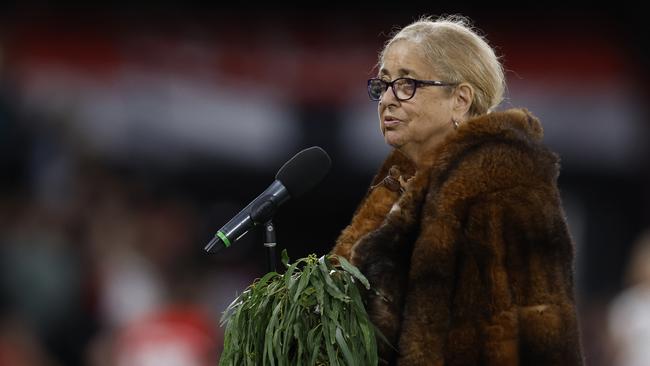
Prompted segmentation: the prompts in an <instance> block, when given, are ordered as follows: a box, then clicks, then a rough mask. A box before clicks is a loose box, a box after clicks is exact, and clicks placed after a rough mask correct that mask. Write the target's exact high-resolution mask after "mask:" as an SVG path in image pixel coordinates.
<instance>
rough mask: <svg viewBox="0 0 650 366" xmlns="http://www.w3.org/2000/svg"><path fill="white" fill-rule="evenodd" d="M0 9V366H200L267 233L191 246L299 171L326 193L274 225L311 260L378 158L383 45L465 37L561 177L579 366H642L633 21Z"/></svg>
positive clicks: (639, 55)
mask: <svg viewBox="0 0 650 366" xmlns="http://www.w3.org/2000/svg"><path fill="white" fill-rule="evenodd" d="M251 5H255V4H249V3H246V4H240V5H239V6H238V5H236V4H235V5H233V4H230V5H228V6H227V7H220V6H217V5H215V6H212V7H209V8H208V7H199V6H195V5H193V4H191V2H190V3H187V2H180V1H178V2H174V1H162V2H159V3H156V5H155V6H153V5H147V6H145V5H134V3H133V2H126V1H116V2H111V3H110V4H108V2H105V3H100V7H98V8H92V9H90V8H88V7H87V6H84V7H81V6H74V5H73V4H64V5H56V6H55V5H51V4H49V3H48V2H44V1H26V2H21V3H20V4H14V5H6V4H5V5H2V6H1V7H0V176H1V179H0V366H5V365H18V366H23V365H24V366H32V365H71V366H75V365H90V366H109V365H118V366H126V365H129V366H149V365H157V366H161V365H162V366H167V365H169V366H172V365H187V366H193V365H214V364H215V362H216V360H217V359H218V355H219V352H220V349H221V346H222V344H223V329H222V328H220V327H219V324H218V323H219V318H220V316H221V312H222V311H223V310H224V309H225V308H226V306H227V305H228V304H229V303H230V302H231V301H232V300H233V299H234V298H235V296H236V295H237V294H239V293H240V292H241V291H242V290H243V289H244V288H245V287H246V286H247V285H248V284H250V283H251V282H252V281H253V280H254V279H255V278H256V277H260V276H261V275H263V274H264V273H265V272H266V262H265V252H264V247H263V245H262V243H263V233H262V232H261V231H259V230H253V231H251V232H249V233H248V234H247V235H246V236H245V237H244V238H243V239H242V240H241V241H239V242H237V244H236V245H233V246H232V247H231V248H228V249H227V250H222V251H221V252H219V253H217V254H212V255H208V254H206V253H204V252H203V250H202V248H203V246H204V245H205V244H207V242H208V241H209V240H210V239H211V238H212V236H213V235H214V234H215V233H216V231H217V230H218V229H219V228H220V227H221V226H222V225H223V224H225V223H226V222H227V221H228V220H229V219H230V218H231V217H232V216H234V215H235V214H236V213H237V212H239V210H240V209H241V208H243V207H244V206H245V205H246V204H248V203H249V202H250V201H251V200H252V199H253V198H255V197H256V196H257V195H258V194H259V193H261V192H262V191H263V190H264V189H265V188H266V187H267V186H268V185H269V184H270V183H271V182H272V181H273V179H274V175H275V173H276V172H277V170H278V169H279V168H280V166H282V164H283V163H284V162H285V161H286V160H288V159H289V158H291V157H292V156H293V155H294V154H296V153H297V152H298V151H300V150H302V149H304V148H306V147H309V146H313V145H318V146H321V147H322V148H323V149H325V150H326V151H327V152H328V153H329V155H330V156H331V158H332V169H331V171H330V174H329V175H328V176H327V178H326V179H325V180H324V182H323V183H321V184H320V185H319V186H318V187H317V188H316V189H315V190H314V191H312V192H310V193H308V194H307V195H305V196H304V197H301V198H300V199H298V200H295V201H292V202H288V203H287V204H286V205H284V206H283V208H282V209H281V211H280V213H279V214H278V216H277V217H276V220H275V223H276V230H277V241H278V244H279V249H284V248H286V249H287V250H288V252H289V255H290V257H291V258H294V259H296V258H299V257H303V256H306V255H308V254H310V253H316V254H318V255H322V254H325V253H326V252H327V251H329V249H330V248H331V247H332V245H333V243H334V241H335V239H336V237H337V235H338V233H339V232H340V231H341V230H342V229H343V228H344V227H345V226H346V225H347V224H348V222H349V220H350V218H351V215H352V213H353V211H354V209H355V208H356V205H357V204H358V203H359V201H360V199H361V198H362V197H363V195H364V194H365V191H366V189H367V186H368V184H369V182H370V181H371V179H372V177H373V175H374V173H375V170H376V169H377V167H378V165H379V164H380V163H381V162H382V160H383V158H384V157H385V155H386V154H387V152H388V148H387V147H386V146H384V143H383V139H382V137H381V135H380V133H379V131H378V122H377V116H376V104H375V103H372V102H369V101H368V99H367V95H366V90H365V80H366V79H367V78H368V77H371V76H373V75H374V73H375V72H376V70H375V69H374V68H373V67H374V64H375V62H376V55H377V52H378V51H379V50H380V49H381V46H382V44H383V42H385V41H386V40H387V38H388V36H389V34H390V33H391V31H392V30H393V29H394V28H395V27H401V26H404V25H406V24H408V23H410V22H411V21H413V20H415V19H416V18H418V17H419V16H420V15H425V14H427V15H440V14H455V13H460V14H464V15H466V16H468V17H470V18H471V19H472V20H473V22H474V24H475V25H476V26H477V27H478V28H479V29H481V30H482V31H483V33H484V34H485V35H486V36H487V38H488V40H489V42H490V43H491V44H492V45H493V46H494V47H495V48H496V50H497V52H498V53H499V54H500V55H502V60H503V63H504V65H505V67H506V70H507V79H508V85H509V87H508V91H507V96H506V100H505V101H504V102H503V103H502V105H501V109H507V108H511V107H526V108H528V109H529V110H530V111H532V112H533V113H534V114H535V115H537V116H538V117H539V118H540V119H541V121H542V123H543V125H544V128H545V141H546V143H547V144H548V145H549V146H550V147H551V148H552V149H554V150H555V151H557V152H558V153H559V154H560V156H561V158H562V171H561V176H560V180H559V184H560V189H561V192H562V196H563V200H564V204H565V209H566V213H567V216H568V221H569V225H570V229H571V233H572V235H573V238H574V239H575V242H576V250H577V261H576V281H577V291H578V292H577V296H578V305H579V309H578V310H579V317H580V321H581V327H582V331H583V343H584V350H585V355H586V358H587V364H588V365H648V364H650V363H649V362H650V361H648V360H650V290H648V288H650V249H649V248H650V237H648V236H644V233H645V232H646V230H647V229H648V227H649V224H650V215H649V214H650V167H649V166H650V165H649V164H650V161H649V159H648V158H649V151H648V150H649V147H648V138H649V137H650V120H649V117H650V115H649V112H650V111H649V109H648V103H647V100H648V96H649V95H648V92H649V89H648V87H647V85H648V81H649V79H650V78H649V77H648V76H649V74H648V69H647V67H648V65H649V62H648V60H649V57H648V56H649V53H650V42H649V38H648V37H647V29H646V26H645V25H644V24H645V20H644V18H643V16H642V12H640V11H638V9H626V8H625V7H624V6H623V5H621V6H618V7H616V8H614V7H612V8H611V9H596V8H588V9H585V8H582V7H578V6H576V7H572V6H569V5H567V4H563V5H549V4H546V5H544V6H541V5H540V6H537V7H536V6H533V7H531V6H529V5H527V6H526V9H525V10H524V9H523V8H517V7H508V8H506V7H505V6H502V7H498V6H496V7H495V5H494V4H492V3H489V4H485V5H483V6H469V5H466V6H455V7H451V6H449V5H443V6H438V5H436V4H433V5H422V4H419V3H417V2H413V3H408V2H402V3H400V4H395V3H388V2H385V3H382V2H378V3H375V4H373V5H372V6H371V7H368V8H363V7H361V6H355V7H352V6H343V5H340V6H334V5H332V4H330V5H329V6H322V5H320V6H319V5H313V7H312V8H311V9H310V10H307V9H299V8H292V7H288V6H287V7H281V6H279V5H278V4H272V5H273V6H269V5H268V4H267V5H260V6H255V7H251Z"/></svg>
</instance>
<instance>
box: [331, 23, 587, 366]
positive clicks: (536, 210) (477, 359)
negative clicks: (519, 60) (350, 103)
mask: <svg viewBox="0 0 650 366" xmlns="http://www.w3.org/2000/svg"><path fill="white" fill-rule="evenodd" d="M503 90H504V76H503V69H502V67H501V65H500V63H499V61H498V59H497V57H496V56H495V54H494V51H493V50H492V49H491V48H490V46H489V45H488V44H487V43H486V42H485V40H484V39H482V38H481V37H480V36H478V35H477V34H476V33H475V32H474V31H473V30H472V29H471V28H470V27H469V26H468V25H467V22H466V21H465V20H464V19H463V18H460V17H452V18H441V19H437V20H432V19H429V18H426V19H422V20H420V21H417V22H415V23H413V24H411V25H409V26H407V27H405V28H404V29H402V30H401V31H399V32H398V33H397V34H396V35H395V36H394V37H393V38H392V39H390V40H389V41H388V42H387V44H386V46H385V47H384V49H383V51H382V53H381V54H380V57H379V74H378V76H377V78H374V79H370V80H369V81H368V93H369V95H370V98H371V99H372V100H374V101H377V102H378V112H379V120H380V128H381V132H382V134H383V135H384V139H385V141H386V143H387V144H389V145H391V146H392V147H394V148H395V149H394V150H393V152H392V153H391V154H390V156H389V157H388V158H387V160H386V161H385V162H384V164H383V166H382V167H381V169H380V170H379V172H378V174H377V176H376V177H375V179H374V182H373V184H372V186H371V187H370V190H369V191H368V194H367V196H366V198H365V199H364V201H363V202H362V203H361V205H360V206H359V208H358V209H357V212H356V213H355V214H354V217H353V219H352V222H351V224H350V225H349V226H348V227H347V228H346V229H345V230H344V231H343V232H342V234H341V236H340V237H339V239H338V240H337V243H336V246H335V247H334V249H333V250H332V252H333V253H336V254H339V255H342V256H344V257H346V258H348V259H349V260H350V261H351V262H352V263H353V264H355V265H356V266H358V267H359V268H360V269H361V271H362V272H363V273H364V274H365V275H366V276H367V277H368V279H369V280H370V282H371V284H372V285H373V286H374V287H375V288H376V289H377V290H378V293H371V294H368V311H369V314H370V316H371V319H372V320H373V322H374V323H375V324H376V325H377V327H378V328H379V330H381V332H382V333H383V335H384V336H385V337H386V338H387V340H388V341H389V343H390V345H391V346H387V345H386V343H384V342H382V341H380V342H379V343H380V356H381V358H382V361H383V363H385V364H397V365H409V366H412V365H564V366H566V365H579V364H582V357H581V351H580V345H579V334H578V324H577V320H576V312H575V301H574V295H573V244H572V241H571V238H570V236H569V232H568V230H567V225H566V221H565V218H564V212H563V210H562V207H561V201H560V196H559V193H558V188H557V184H556V180H557V177H558V169H559V168H558V158H557V156H556V155H555V154H553V153H552V152H550V151H549V150H548V149H546V148H545V147H544V146H543V145H542V144H541V139H542V127H541V125H540V123H539V121H538V120H537V119H536V118H535V117H534V116H532V115H531V114H530V113H529V112H528V111H526V110H522V109H512V110H507V111H504V112H492V110H493V109H494V108H495V107H496V106H497V105H498V104H499V102H500V101H501V99H502V95H503Z"/></svg>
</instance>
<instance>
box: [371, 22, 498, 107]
mask: <svg viewBox="0 0 650 366" xmlns="http://www.w3.org/2000/svg"><path fill="white" fill-rule="evenodd" d="M401 40H406V41H411V42H414V43H415V44H417V45H418V46H419V47H421V51H422V53H423V56H424V57H425V59H426V60H427V62H428V63H429V64H430V65H431V67H432V68H433V69H434V71H435V72H436V74H438V75H439V76H440V77H441V78H443V79H444V80H443V81H446V82H454V83H461V82H466V83H469V84H470V85H471V86H472V87H473V88H474V100H473V101H472V105H471V106H470V109H469V113H470V115H472V116H477V115H480V114H485V113H488V112H490V111H492V110H493V109H494V108H496V107H497V106H498V105H499V103H501V101H502V100H503V93H504V90H505V78H504V73H503V66H501V62H499V58H498V57H497V56H496V54H495V53H494V50H493V49H492V47H490V45H489V44H488V43H487V41H486V40H485V39H484V38H483V37H482V36H480V35H479V34H478V33H477V31H475V30H474V29H473V28H472V26H471V25H470V22H469V20H468V19H467V18H465V17H462V16H459V15H454V16H447V17H440V18H437V19H433V18H430V17H423V18H420V19H419V20H417V21H415V22H413V23H411V24H410V25H408V26H406V27H404V28H402V29H401V30H399V31H398V32H397V33H396V34H395V35H394V36H393V37H392V38H391V39H390V40H388V42H386V45H385V46H384V48H383V50H382V51H381V53H380V56H379V63H380V64H381V63H383V59H384V55H385V54H386V51H387V50H388V48H389V47H390V46H391V45H393V44H394V43H395V42H397V41H401Z"/></svg>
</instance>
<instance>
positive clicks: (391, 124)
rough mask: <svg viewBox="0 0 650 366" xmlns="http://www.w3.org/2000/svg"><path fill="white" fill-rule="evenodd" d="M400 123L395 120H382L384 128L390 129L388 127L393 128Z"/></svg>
mask: <svg viewBox="0 0 650 366" xmlns="http://www.w3.org/2000/svg"><path fill="white" fill-rule="evenodd" d="M400 123H402V121H400V120H398V119H395V118H386V119H384V127H386V128H390V127H395V126H397V125H398V124H400Z"/></svg>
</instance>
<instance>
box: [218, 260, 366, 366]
mask: <svg viewBox="0 0 650 366" xmlns="http://www.w3.org/2000/svg"><path fill="white" fill-rule="evenodd" d="M333 260H334V261H333ZM282 262H283V263H284V265H285V267H286V269H287V270H286V272H285V273H284V274H282V275H281V274H278V273H276V272H270V273H268V274H266V275H265V276H264V277H262V278H260V279H258V280H256V281H255V282H254V283H253V284H252V285H250V286H249V287H248V288H247V289H246V290H245V291H244V292H243V293H242V294H241V295H240V296H239V297H237V299H235V301H233V302H232V304H230V306H228V308H227V309H226V311H225V312H224V315H223V317H222V319H221V323H222V325H223V324H224V323H227V327H226V334H225V342H224V350H223V353H222V356H221V360H220V361H219V364H220V365H221V366H234V365H237V366H239V365H256V366H257V365H273V366H275V365H278V366H284V365H287V366H289V365H290V366H294V365H331V366H334V365H355V366H356V365H377V344H376V341H375V327H374V326H373V325H372V323H371V322H370V320H369V318H368V314H367V313H366V310H365V308H364V304H363V301H362V299H361V295H360V293H359V289H358V287H357V282H358V283H361V284H362V285H363V286H364V287H365V288H366V289H370V285H369V284H368V280H367V279H366V278H365V277H364V276H363V275H362V274H361V272H359V270H358V269H357V268H356V267H354V266H353V265H351V264H350V263H349V262H347V261H346V260H345V259H344V258H341V257H338V256H333V255H327V256H323V257H321V258H317V257H316V255H314V254H312V255H310V256H308V257H306V258H302V259H299V260H298V261H296V262H295V263H293V264H291V265H289V258H288V256H287V253H286V251H283V252H282ZM335 262H338V263H339V264H337V265H335V264H334V263H335Z"/></svg>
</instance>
